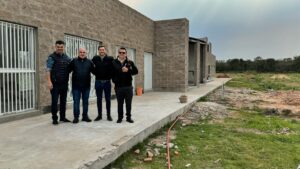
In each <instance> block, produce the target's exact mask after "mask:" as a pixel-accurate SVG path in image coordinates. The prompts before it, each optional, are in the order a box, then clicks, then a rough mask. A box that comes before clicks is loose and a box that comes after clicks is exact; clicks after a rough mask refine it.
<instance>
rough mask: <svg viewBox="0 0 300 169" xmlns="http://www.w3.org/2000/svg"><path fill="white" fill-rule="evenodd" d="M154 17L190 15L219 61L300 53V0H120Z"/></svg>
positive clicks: (198, 34)
mask: <svg viewBox="0 0 300 169" xmlns="http://www.w3.org/2000/svg"><path fill="white" fill-rule="evenodd" d="M120 1H121V2H123V3H125V4H127V5H128V6H130V7H132V8H134V9H135V10H137V11H139V12H141V13H142V14H144V15H145V16H147V17H149V18H151V19H153V20H164V19H174V18H187V19H188V20H189V21H190V36H192V37H196V38H197V37H205V36H207V37H208V38H209V40H210V41H211V42H212V44H213V53H214V54H215V55H216V56H217V59H218V60H225V59H230V58H244V59H253V58H255V57H256V56H261V57H263V58H275V59H280V58H287V57H290V58H291V57H294V56H296V55H297V56H298V55H300V9H299V8H300V0H120Z"/></svg>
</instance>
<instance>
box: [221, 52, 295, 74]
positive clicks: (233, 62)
mask: <svg viewBox="0 0 300 169" xmlns="http://www.w3.org/2000/svg"><path fill="white" fill-rule="evenodd" d="M216 71H217V72H228V71H233V72H243V71H257V72H300V55H299V56H295V57H294V58H285V59H278V60H275V59H273V58H268V59H263V58H262V57H260V56H258V57H256V58H255V59H254V60H253V61H252V60H243V59H229V60H227V61H216Z"/></svg>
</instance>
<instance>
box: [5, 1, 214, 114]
mask: <svg viewBox="0 0 300 169" xmlns="http://www.w3.org/2000/svg"><path fill="white" fill-rule="evenodd" d="M0 6H1V9H0V79H1V81H0V101H1V102H0V117H1V118H4V117H5V118H7V119H9V118H11V119H15V118H18V117H22V116H27V115H32V114H41V113H43V112H49V105H50V93H49V91H48V89H47V84H46V80H45V77H46V71H45V61H46V59H47V56H48V55H49V54H50V53H51V52H53V51H54V43H55V41H56V40H57V39H62V40H65V42H66V53H67V54H68V55H69V56H70V57H76V56H77V51H78V48H79V47H81V46H82V47H85V48H86V49H87V51H88V57H90V58H91V57H92V56H94V55H95V54H96V53H97V47H98V45H100V44H101V45H105V46H106V47H107V49H108V54H109V55H112V56H116V53H117V49H118V47H120V46H124V47H126V48H127V50H128V55H129V57H130V58H131V59H132V60H134V61H135V63H136V65H137V66H138V68H139V74H138V75H137V76H136V77H135V79H134V85H135V87H137V86H140V87H143V88H144V89H145V91H147V90H156V91H180V92H185V91H187V90H188V87H189V85H192V86H199V84H200V83H205V82H206V81H207V80H209V79H211V77H213V76H214V74H215V56H214V55H212V51H211V49H212V48H211V46H212V45H211V43H209V42H208V39H207V38H202V39H201V38H191V37H189V21H188V20H187V19H174V20H162V21H153V20H151V19H149V18H147V17H146V16H144V15H143V14H141V13H139V12H137V11H136V10H134V9H132V8H130V7H128V6H126V5H124V4H123V3H121V2H119V1H118V0H89V1H84V0H63V1H61V0H53V1H46V0H26V1H24V0H13V1H8V0H0ZM93 85H94V84H92V86H93ZM91 92H92V93H91V97H93V96H94V94H93V92H94V91H93V90H92V91H91ZM68 99H69V100H71V96H69V98H68Z"/></svg>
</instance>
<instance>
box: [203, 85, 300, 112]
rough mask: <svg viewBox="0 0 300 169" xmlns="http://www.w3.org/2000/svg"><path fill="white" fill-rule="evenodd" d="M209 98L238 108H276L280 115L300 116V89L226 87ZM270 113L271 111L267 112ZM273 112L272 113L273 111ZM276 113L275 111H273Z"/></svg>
mask: <svg viewBox="0 0 300 169" xmlns="http://www.w3.org/2000/svg"><path fill="white" fill-rule="evenodd" d="M208 100H210V101H214V102H217V103H220V104H224V103H225V104H228V105H231V106H234V107H237V108H248V109H253V108H256V107H258V108H260V109H263V110H266V111H268V110H275V111H276V112H277V113H275V114H278V115H285V116H291V117H300V107H299V105H300V91H267V92H261V91H254V90H250V89H237V88H230V87H226V88H225V90H224V92H222V90H221V89H219V90H217V91H216V92H214V93H212V94H211V95H209V96H208ZM266 114H270V113H268V112H267V113H266ZM271 114H272V113H271ZM273 114H274V113H273Z"/></svg>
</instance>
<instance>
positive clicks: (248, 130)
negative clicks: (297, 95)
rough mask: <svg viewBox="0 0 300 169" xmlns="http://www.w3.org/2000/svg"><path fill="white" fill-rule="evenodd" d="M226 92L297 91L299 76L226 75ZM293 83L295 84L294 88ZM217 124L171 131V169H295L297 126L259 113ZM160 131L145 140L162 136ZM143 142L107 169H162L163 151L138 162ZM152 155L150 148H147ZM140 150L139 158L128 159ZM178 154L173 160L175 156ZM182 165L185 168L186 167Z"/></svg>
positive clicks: (299, 152) (299, 157)
mask: <svg viewBox="0 0 300 169" xmlns="http://www.w3.org/2000/svg"><path fill="white" fill-rule="evenodd" d="M230 76H231V77H232V78H233V80H232V81H231V82H229V83H228V84H227V85H228V86H238V87H239V86H241V87H246V88H251V89H255V90H268V89H274V90H278V89H280V90H299V89H300V83H298V82H299V81H300V75H299V74H286V76H288V77H289V79H285V80H281V79H277V80H273V79H272V78H271V77H272V76H273V75H272V74H251V73H248V74H246V75H243V74H235V75H233V74H230ZM297 83H298V84H297ZM230 111H231V114H230V116H229V117H227V118H225V119H223V120H217V121H216V120H211V119H207V120H199V121H197V122H196V123H193V124H191V125H187V126H184V127H182V124H181V122H178V123H177V124H176V126H175V128H174V130H175V131H176V139H174V140H172V141H171V142H172V143H174V144H175V145H177V146H178V149H174V148H172V149H171V163H172V166H173V167H172V168H174V169H184V168H192V169H201V168H209V169H210V168H228V169H235V168H236V169H247V168H249V169H250V168H251V169H252V168H257V169H258V168H260V169H296V168H297V166H298V165H300V122H299V121H296V120H292V119H287V118H283V117H280V116H266V115H264V114H263V113H262V111H261V110H259V109H255V110H247V109H236V108H235V107H230ZM167 127H168V126H166V127H165V128H163V129H161V130H160V131H158V132H157V133H155V134H154V135H152V136H151V137H150V138H153V137H156V136H158V135H163V134H164V135H165V131H166V130H167ZM147 148H149V139H148V140H145V141H144V142H143V143H140V144H138V145H137V146H135V147H134V148H133V149H132V150H129V151H128V152H127V153H125V154H123V155H122V156H121V157H120V158H119V159H118V160H117V161H115V162H114V163H113V164H112V166H111V167H113V168H121V166H122V167H123V168H126V169H127V168H129V169H130V168H131V169H165V168H167V165H166V156H165V152H166V151H165V149H161V151H160V155H158V156H155V157H154V158H153V161H152V162H143V159H144V158H145V157H146V151H147V150H146V149H147ZM150 148H152V149H154V148H155V147H150ZM136 149H140V150H141V153H140V154H135V153H133V151H134V150H136ZM174 151H178V152H179V155H175V153H174ZM187 164H191V165H190V166H189V167H186V165H187Z"/></svg>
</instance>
